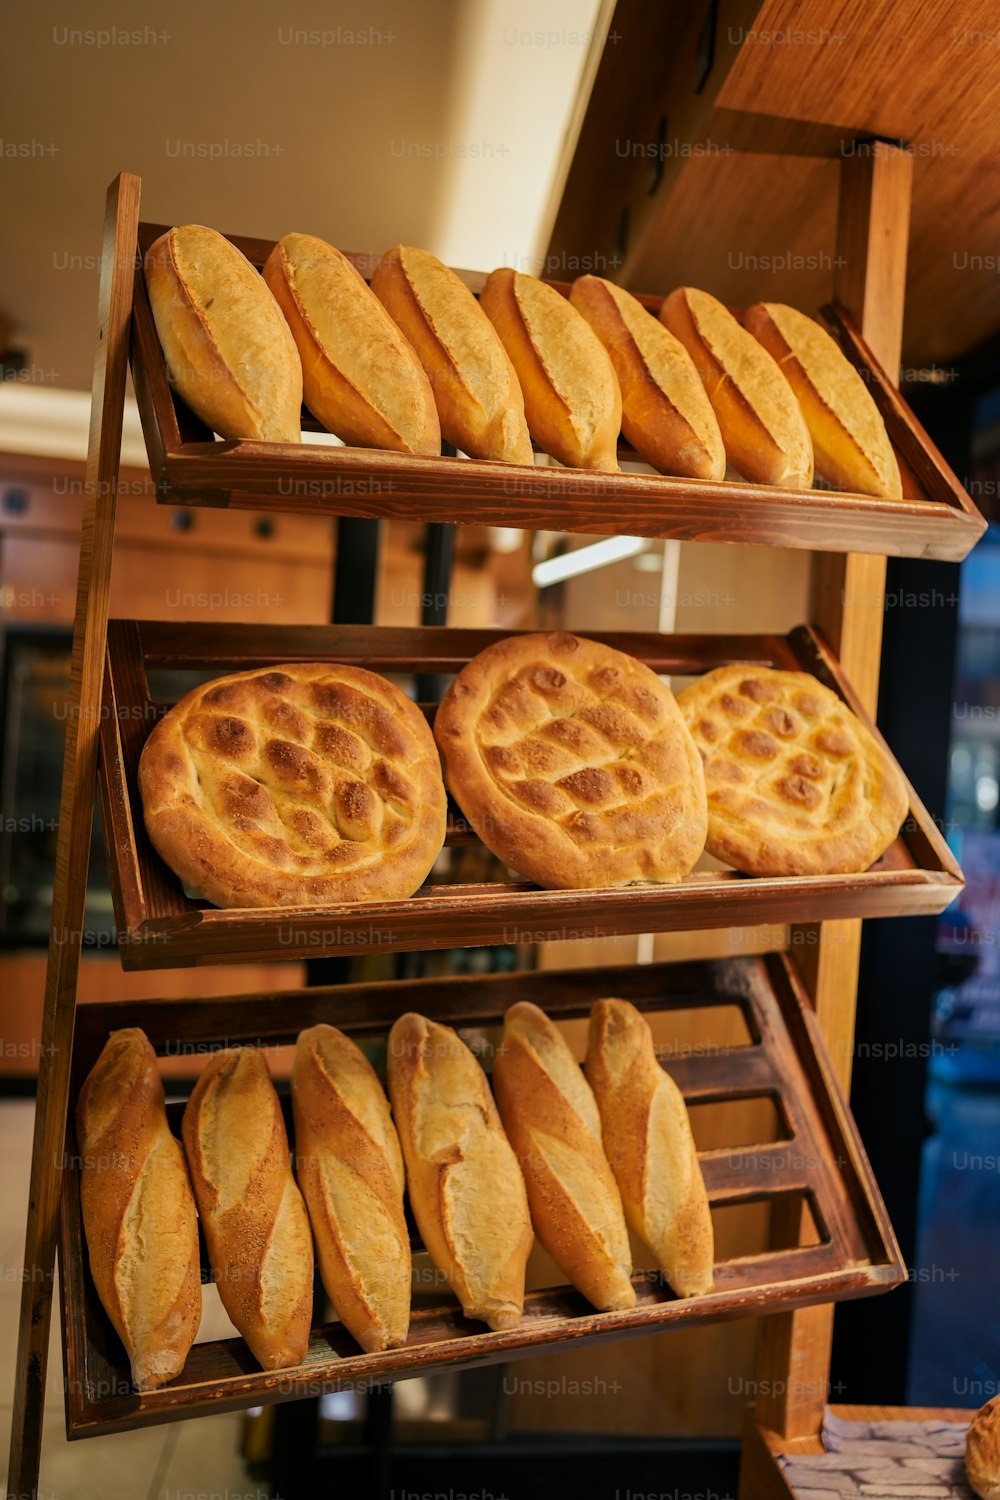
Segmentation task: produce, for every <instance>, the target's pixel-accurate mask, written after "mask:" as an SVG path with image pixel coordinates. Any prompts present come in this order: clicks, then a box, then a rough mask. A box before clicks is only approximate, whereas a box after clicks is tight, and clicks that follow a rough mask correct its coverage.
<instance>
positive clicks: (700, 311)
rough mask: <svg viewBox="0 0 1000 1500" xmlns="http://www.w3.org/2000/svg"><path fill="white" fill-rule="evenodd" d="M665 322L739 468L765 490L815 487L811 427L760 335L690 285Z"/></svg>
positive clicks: (667, 309) (666, 307)
mask: <svg viewBox="0 0 1000 1500" xmlns="http://www.w3.org/2000/svg"><path fill="white" fill-rule="evenodd" d="M660 321H661V322H662V323H664V324H665V325H666V327H667V328H669V330H670V332H671V333H672V334H674V336H675V337H676V338H678V339H680V341H681V343H682V344H683V345H684V347H685V349H686V350H687V351H688V353H689V354H690V356H691V358H692V359H693V360H694V364H695V369H696V370H697V371H698V374H699V375H700V376H701V379H702V383H703V385H704V387H705V389H706V391H707V392H708V399H709V400H710V401H711V403H712V406H713V408H714V410H715V415H716V416H717V417H718V419H719V429H720V431H721V433H722V441H723V442H724V443H725V445H726V457H727V458H728V460H729V462H730V463H731V464H732V466H733V467H734V468H735V469H738V470H739V472H740V473H741V474H742V475H743V476H744V477H745V478H746V479H750V480H753V481H756V482H757V483H759V484H778V485H783V486H784V487H785V488H787V489H793V490H804V489H808V488H809V486H810V485H811V484H812V480H813V451H812V439H811V438H810V436H809V429H808V427H807V426H806V422H805V418H804V417H803V415H802V411H801V409H800V407H799V403H798V402H797V401H796V399H795V394H794V392H793V390H792V388H791V386H790V385H789V384H788V381H787V380H786V379H785V377H784V375H783V374H782V373H781V371H780V369H779V368H778V366H777V364H776V363H775V361H774V360H773V359H772V358H771V356H770V354H768V353H767V351H766V349H763V348H762V347H761V346H760V344H759V343H758V342H757V340H756V339H755V338H754V336H753V334H751V333H748V332H747V331H746V329H745V328H741V327H740V325H739V323H737V321H736V319H735V318H734V317H733V315H732V313H731V312H730V311H729V309H728V308H726V307H723V305H722V303H721V302H718V301H717V300H716V299H715V298H714V297H711V296H709V294H708V292H699V291H697V290H696V289H695V288H694V287H690V286H682V287H678V288H677V290H676V291H674V292H671V293H670V296H669V297H668V298H667V299H666V301H665V302H664V303H663V305H662V307H661V308H660Z"/></svg>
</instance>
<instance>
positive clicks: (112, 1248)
mask: <svg viewBox="0 0 1000 1500" xmlns="http://www.w3.org/2000/svg"><path fill="white" fill-rule="evenodd" d="M76 1138H77V1144H78V1146H79V1150H80V1159H81V1163H82V1171H81V1186H80V1193H81V1199H82V1205H83V1227H84V1230H85V1232H86V1236H87V1249H88V1251H89V1253H90V1271H91V1275H92V1276H93V1278H94V1285H95V1286H96V1288H97V1294H98V1296H99V1297H100V1299H101V1302H102V1304H103V1306H104V1310H105V1312H106V1313H107V1314H108V1317H109V1318H110V1319H111V1321H112V1323H113V1324H114V1326H115V1330H116V1332H117V1333H118V1336H119V1338H120V1339H121V1341H122V1343H123V1344H124V1345H125V1348H126V1350H127V1352H128V1357H129V1359H130V1361H131V1364H132V1379H133V1380H134V1381H135V1384H136V1386H137V1387H138V1388H139V1390H140V1391H152V1390H155V1389H156V1388H157V1386H160V1385H163V1384H164V1382H165V1381H167V1380H173V1379H174V1378H175V1377H176V1376H177V1375H179V1374H180V1373H181V1370H182V1369H183V1367H184V1361H185V1359H186V1358H187V1353H188V1350H189V1349H190V1347H191V1345H192V1344H193V1343H194V1339H195V1335H196V1334H197V1332H198V1324H199V1323H200V1322H201V1271H200V1257H199V1251H198V1219H197V1215H196V1214H195V1206H194V1195H193V1194H192V1192H191V1183H190V1180H189V1178H188V1172H187V1167H186V1166H185V1164H184V1153H183V1151H182V1150H181V1147H180V1142H179V1141H177V1140H176V1139H175V1138H174V1136H172V1135H171V1133H170V1127H169V1126H168V1124H167V1113H166V1109H165V1107H164V1101H163V1085H162V1083H161V1082H160V1076H159V1073H158V1072H157V1070H156V1054H155V1053H154V1051H153V1049H152V1047H151V1046H150V1045H149V1041H148V1040H147V1038H146V1035H145V1033H144V1032H142V1031H140V1030H139V1028H138V1027H127V1028H125V1029H124V1030H122V1031H113V1032H112V1033H111V1035H110V1036H109V1037H108V1040H107V1042H106V1043H105V1046H104V1050H103V1051H102V1053H101V1055H100V1057H99V1058H98V1059H97V1062H96V1063H95V1064H94V1066H93V1068H92V1069H91V1071H90V1073H89V1075H88V1077H87V1080H86V1082H85V1083H84V1085H83V1088H82V1089H81V1090H80V1097H79V1099H78V1100H77V1106H76Z"/></svg>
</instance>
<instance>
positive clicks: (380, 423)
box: [263, 234, 441, 453]
mask: <svg viewBox="0 0 1000 1500" xmlns="http://www.w3.org/2000/svg"><path fill="white" fill-rule="evenodd" d="M263 276H264V280H265V281H266V283H267V285H268V286H269V287H270V289H271V292H272V293H273V295H274V298H275V301H276V302H277V303H278V306H279V307H280V308H281V311H282V312H283V313H284V315H285V318H286V320H287V322H288V326H289V328H290V329H291V331H292V336H293V338H294V339H295V343H296V345H297V347H298V351H299V356H300V358H301V360H302V380H303V389H304V394H305V400H306V405H307V406H308V407H309V410H310V411H311V412H312V414H313V416H314V417H317V418H318V419H319V420H320V421H321V422H322V423H323V425H324V427H326V428H327V429H328V430H329V431H330V432H333V433H335V434H336V436H337V437H339V438H342V439H343V441H344V442H345V443H349V444H354V445H356V446H359V447H364V448H387V449H389V450H390V451H392V452H396V453H440V452H441V427H440V424H439V422H438V414H437V408H436V407H435V405H434V395H433V392H432V391H431V387H430V381H429V380H428V379H427V376H426V374H425V372H424V368H423V366H422V365H421V363H420V361H419V359H418V358H417V356H416V352H415V351H414V349H413V346H412V345H411V344H410V342H409V340H408V339H407V338H406V337H405V336H404V334H403V333H402V332H401V331H400V329H399V328H397V326H396V324H395V323H394V322H393V320H392V319H391V318H390V316H389V314H388V313H387V312H386V310H385V308H384V307H383V306H382V304H381V302H380V301H379V300H378V298H377V297H376V296H375V294H374V292H372V290H371V288H370V287H369V286H368V285H367V283H366V281H365V279H364V277H363V276H362V275H361V273H360V271H358V269H357V267H356V266H354V265H352V263H351V262H350V261H349V260H348V259H347V256H346V255H344V254H342V253H341V251H339V250H337V249H335V248H334V246H333V245H328V244H326V242H325V241H324V240H321V239H317V237H316V236H315V235H312V234H286V235H285V236H284V238H283V239H281V240H280V241H279V242H278V244H276V245H275V247H274V249H273V250H272V251H271V254H270V255H269V256H268V258H267V261H266V262H265V264H264V271H263Z"/></svg>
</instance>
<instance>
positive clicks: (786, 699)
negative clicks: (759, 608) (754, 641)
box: [677, 666, 908, 875]
mask: <svg viewBox="0 0 1000 1500" xmlns="http://www.w3.org/2000/svg"><path fill="white" fill-rule="evenodd" d="M677 701H678V703H679V704H680V709H681V712H682V714H683V715H684V717H685V719H686V720H687V723H688V725H689V726H690V729H691V733H692V734H693V735H694V738H695V742H696V744H697V745H698V748H699V750H700V751H701V754H702V757H703V759H704V762H705V785H706V789H707V793H708V841H707V845H706V847H707V848H708V851H709V853H710V854H714V855H715V856H716V858H718V859H721V860H725V862H726V863H727V864H729V865H733V866H734V867H735V868H736V869H737V870H743V871H745V872H746V873H747V874H750V875H825V874H833V873H840V874H851V873H854V872H857V871H860V870H867V869H868V867H869V865H871V864H872V863H873V862H874V861H875V860H876V859H878V858H879V856H880V855H881V854H883V853H884V852H885V850H886V849H887V848H888V847H889V845H890V844H891V843H892V841H893V839H894V838H895V837H896V834H897V833H898V832H899V828H900V824H901V823H902V821H903V819H904V818H905V816H906V812H907V807H908V796H907V791H906V786H905V784H904V782H903V779H902V777H901V776H900V775H899V772H898V771H897V770H896V767H895V766H894V764H893V762H892V761H891V760H890V758H889V756H888V755H887V754H886V752H885V750H884V749H883V748H882V746H881V745H880V744H879V742H878V740H877V739H876V738H875V737H874V735H872V734H871V733H870V731H869V730H868V729H867V728H866V727H865V725H864V724H862V722H861V721H860V719H858V718H857V717H856V715H854V714H853V713H852V712H851V710H850V709H849V708H848V707H847V705H846V704H845V703H844V702H843V701H842V700H841V699H840V698H839V697H838V696H837V694H836V693H834V692H832V691H831V690H830V689H829V688H827V687H824V686H823V684H822V683H821V682H817V680H816V679H815V677H812V676H810V675H809V674H808V673H806V672H783V671H776V670H774V669H773V668H770V667H758V666H732V667H718V668H717V669H716V670H715V671H713V672H707V673H706V674H705V676H704V677H701V678H699V679H698V681H697V682H695V683H693V684H692V686H690V687H688V688H685V689H684V691H683V692H681V693H679V694H678V699H677Z"/></svg>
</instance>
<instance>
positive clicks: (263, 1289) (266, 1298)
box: [182, 1047, 313, 1370]
mask: <svg viewBox="0 0 1000 1500" xmlns="http://www.w3.org/2000/svg"><path fill="white" fill-rule="evenodd" d="M182 1133H183V1136H184V1149H185V1151H186V1152H187V1159H188V1166H189V1167H190V1169H191V1181H192V1183H193V1184H194V1193H195V1198H196V1199H197V1201H198V1212H199V1214H200V1215H201V1224H202V1228H203V1230H204V1231H205V1244H206V1245H207V1247H208V1258H209V1261H210V1262H211V1266H212V1273H213V1276H214V1277H215V1278H216V1280H217V1282H218V1287H219V1296H220V1297H221V1299H222V1305H223V1307H224V1308H225V1309H226V1312H227V1313H228V1314H229V1316H230V1317H231V1318H232V1320H233V1322H234V1323H235V1324H236V1327H237V1328H238V1329H239V1331H240V1333H241V1334H242V1335H243V1337H244V1338H245V1339H246V1341H247V1344H248V1345H249V1346H250V1351H251V1353H252V1354H253V1355H254V1357H255V1359H257V1360H259V1362H260V1363H261V1364H262V1365H263V1366H264V1368H265V1370H279V1369H282V1368H284V1367H285V1366H286V1365H297V1364H300V1363H301V1362H302V1360H303V1359H304V1358H305V1352H306V1348H307V1347H308V1344H309V1326H310V1324H311V1322H312V1280H313V1247H312V1236H311V1235H310V1233H309V1216H308V1214H307V1213H306V1206H305V1204H304V1203H303V1201H302V1194H301V1193H300V1192H299V1190H298V1188H297V1187H296V1186H295V1179H294V1177H293V1176H292V1169H291V1166H290V1164H289V1154H288V1136H287V1135H286V1133H285V1122H284V1120H283V1119H282V1116H281V1106H280V1104H279V1103H278V1096H277V1094H276V1093H275V1092H274V1085H273V1084H272V1082H271V1076H270V1074H269V1073H268V1070H267V1063H266V1062H265V1061H264V1058H263V1056H262V1055H261V1053H260V1052H258V1051H257V1049H256V1048H255V1047H231V1048H226V1049H225V1050H223V1051H221V1052H217V1053H216V1054H215V1056H214V1057H213V1058H212V1059H211V1060H210V1062H209V1063H208V1066H207V1067H206V1068H205V1070H204V1072H203V1073H202V1075H201V1077H200V1078H199V1079H198V1082H197V1083H196V1084H195V1087H194V1092H193V1093H192V1095H191V1098H190V1099H189V1100H188V1104H187V1108H186V1109H185V1111H184V1120H183V1125H182Z"/></svg>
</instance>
